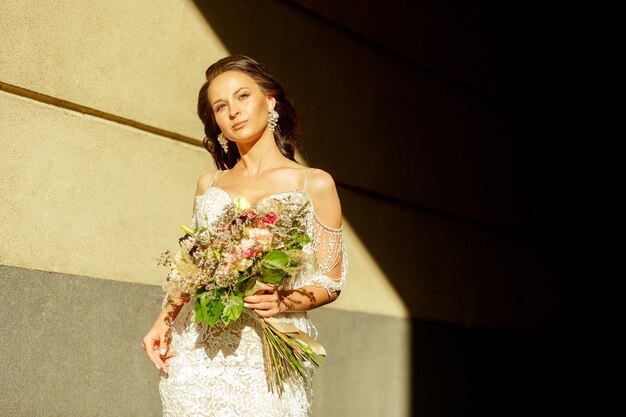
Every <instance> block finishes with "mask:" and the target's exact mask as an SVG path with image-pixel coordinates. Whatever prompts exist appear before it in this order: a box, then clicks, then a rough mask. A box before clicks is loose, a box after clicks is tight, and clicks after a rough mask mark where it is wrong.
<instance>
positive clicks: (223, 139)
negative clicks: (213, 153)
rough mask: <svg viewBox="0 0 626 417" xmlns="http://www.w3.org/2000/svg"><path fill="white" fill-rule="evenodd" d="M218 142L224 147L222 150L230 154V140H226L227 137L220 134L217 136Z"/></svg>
mask: <svg viewBox="0 0 626 417" xmlns="http://www.w3.org/2000/svg"><path fill="white" fill-rule="evenodd" d="M217 141H218V142H219V143H220V145H221V146H222V149H224V153H228V139H226V136H224V135H222V134H221V133H220V134H219V135H217Z"/></svg>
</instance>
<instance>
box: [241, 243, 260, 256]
mask: <svg viewBox="0 0 626 417" xmlns="http://www.w3.org/2000/svg"><path fill="white" fill-rule="evenodd" d="M239 250H240V251H241V257H242V258H244V259H250V258H253V257H254V255H256V254H257V253H259V252H261V250H263V245H262V244H259V242H257V241H256V240H254V239H243V240H242V241H241V245H240V246H239Z"/></svg>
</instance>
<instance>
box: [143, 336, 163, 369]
mask: <svg viewBox="0 0 626 417" xmlns="http://www.w3.org/2000/svg"><path fill="white" fill-rule="evenodd" d="M154 342H155V341H147V342H146V340H145V339H144V346H145V349H146V356H147V357H148V359H149V360H150V362H152V364H153V365H154V366H156V367H157V368H159V369H160V367H159V362H158V361H157V359H156V358H155V357H154V351H155V349H154V346H155V345H154ZM157 351H158V350H157Z"/></svg>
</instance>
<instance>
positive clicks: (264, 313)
mask: <svg viewBox="0 0 626 417" xmlns="http://www.w3.org/2000/svg"><path fill="white" fill-rule="evenodd" d="M254 312H255V313H256V314H258V315H259V316H261V317H265V318H268V317H273V316H275V315H276V314H278V310H276V309H270V310H254Z"/></svg>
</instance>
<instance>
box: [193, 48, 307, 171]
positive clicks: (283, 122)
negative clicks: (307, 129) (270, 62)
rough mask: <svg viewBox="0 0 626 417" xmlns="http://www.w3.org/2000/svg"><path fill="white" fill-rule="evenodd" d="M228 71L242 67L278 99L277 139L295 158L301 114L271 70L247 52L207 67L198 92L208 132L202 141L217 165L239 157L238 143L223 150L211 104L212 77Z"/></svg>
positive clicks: (221, 166)
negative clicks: (218, 139)
mask: <svg viewBox="0 0 626 417" xmlns="http://www.w3.org/2000/svg"><path fill="white" fill-rule="evenodd" d="M226 71H240V72H243V73H244V74H246V75H248V76H249V77H251V78H252V79H253V80H254V81H255V82H256V83H257V84H258V85H259V87H260V89H261V91H262V92H263V93H264V94H266V95H268V96H270V97H274V98H275V99H276V107H275V108H274V109H275V110H276V111H277V112H278V114H279V115H280V117H279V119H278V126H277V128H276V130H275V131H274V140H275V141H276V145H277V146H278V149H279V150H280V152H281V153H282V154H283V155H284V156H286V157H287V158H289V159H291V160H292V161H295V160H296V159H295V144H296V142H297V141H298V140H299V139H300V132H299V124H298V116H297V115H296V110H295V108H294V106H293V103H292V102H291V100H290V99H289V97H287V95H286V94H285V90H284V89H283V87H282V86H281V85H280V84H279V83H278V81H276V79H274V77H273V76H272V74H271V73H270V70H269V69H268V68H267V67H266V66H265V65H263V64H261V63H259V62H257V61H255V60H254V59H252V58H249V57H247V56H245V55H232V56H227V57H226V58H222V59H220V60H219V61H217V62H215V63H214V64H213V65H211V66H210V67H209V68H208V69H207V70H206V82H205V83H204V84H203V85H202V87H201V88H200V92H199V94H198V116H199V117H200V120H202V123H203V124H204V134H205V135H206V136H205V138H204V141H203V145H204V147H205V148H206V150H207V151H209V153H210V154H211V155H212V156H213V160H214V161H215V165H216V166H217V168H218V169H227V168H232V167H233V166H234V165H235V164H236V163H237V161H239V158H240V157H241V156H240V155H239V150H238V149H237V146H236V145H235V144H234V143H233V142H231V141H228V153H226V152H224V150H223V149H222V147H221V146H220V144H219V143H218V141H217V135H218V134H219V133H220V128H219V126H218V125H217V123H216V122H215V115H214V114H213V109H212V108H211V106H210V105H209V97H208V94H207V93H208V90H209V84H211V81H213V79H214V78H215V77H217V76H218V75H220V74H222V73H224V72H226Z"/></svg>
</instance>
